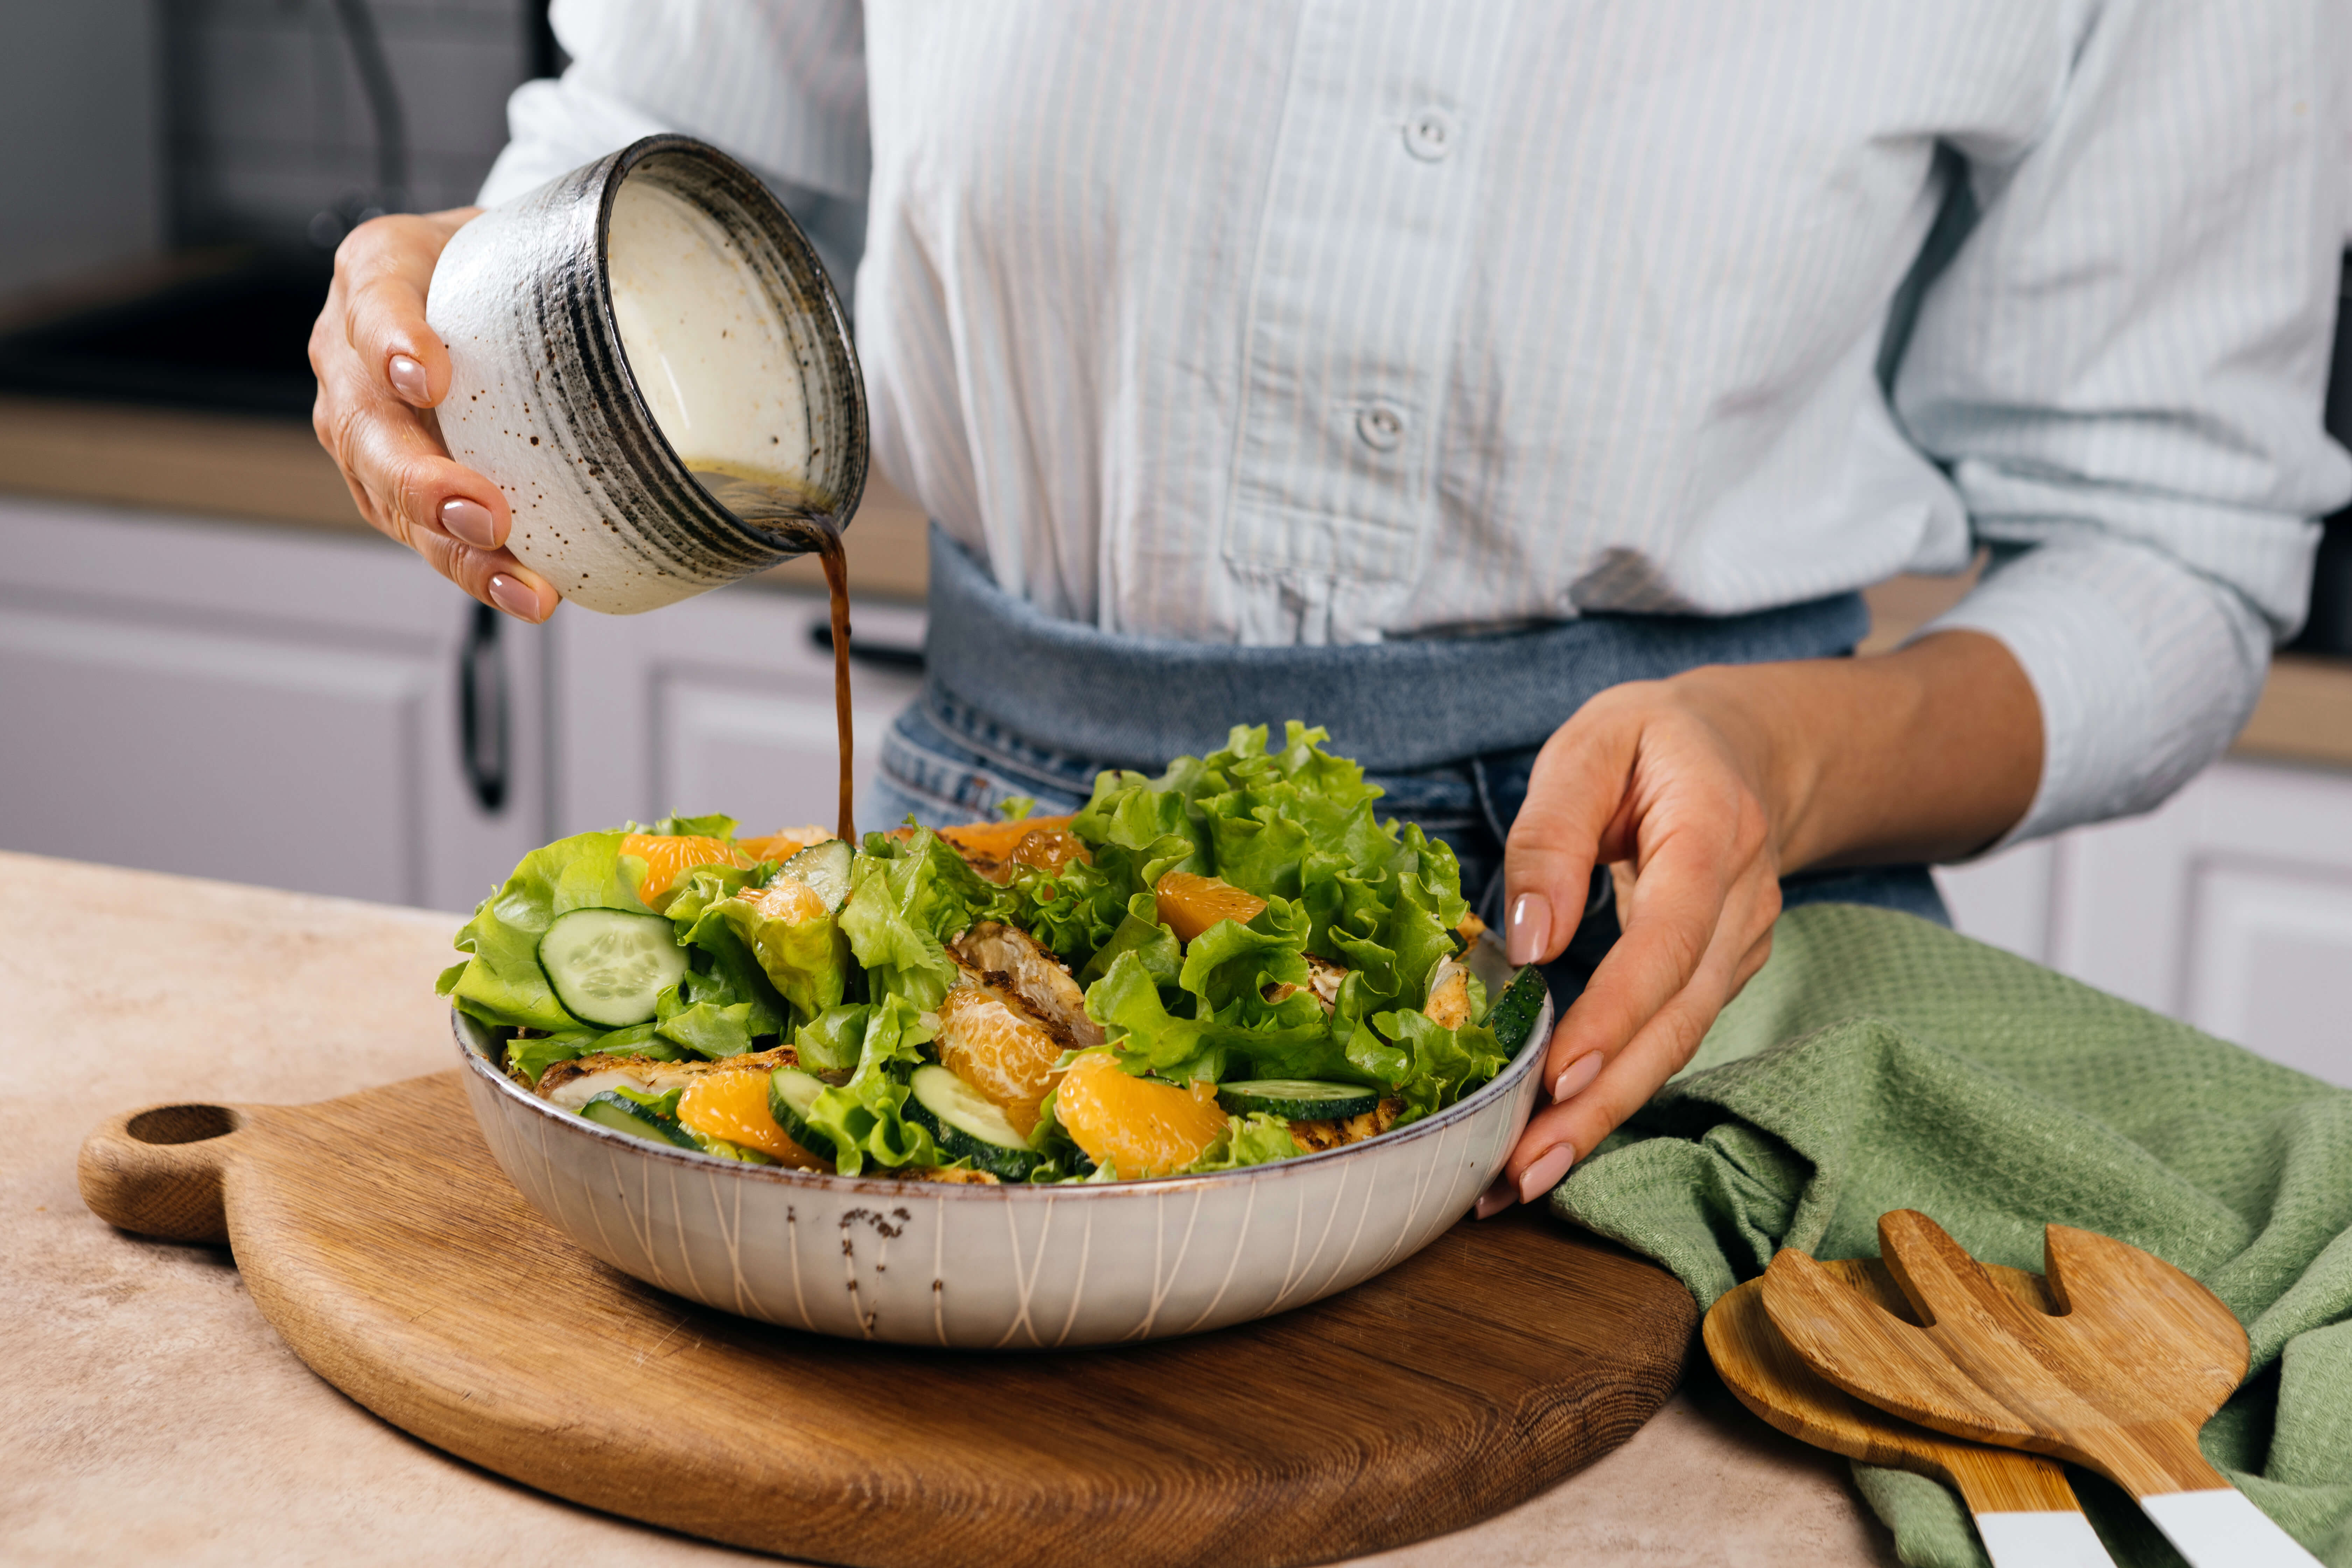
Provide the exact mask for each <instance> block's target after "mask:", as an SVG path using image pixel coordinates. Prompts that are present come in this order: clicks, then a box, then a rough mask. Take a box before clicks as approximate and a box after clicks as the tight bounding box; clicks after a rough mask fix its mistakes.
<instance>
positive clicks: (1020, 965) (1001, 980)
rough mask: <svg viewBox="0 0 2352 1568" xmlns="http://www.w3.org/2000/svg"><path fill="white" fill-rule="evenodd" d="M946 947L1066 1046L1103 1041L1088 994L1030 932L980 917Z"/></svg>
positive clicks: (957, 958) (1100, 1027) (1084, 1045)
mask: <svg viewBox="0 0 2352 1568" xmlns="http://www.w3.org/2000/svg"><path fill="white" fill-rule="evenodd" d="M950 951H951V952H954V954H955V956H956V960H957V962H958V963H961V964H963V965H964V967H966V968H967V969H974V970H978V971H979V972H980V973H982V974H983V975H985V976H987V977H988V978H989V979H990V980H992V981H993V982H994V983H995V984H997V985H998V986H999V987H1000V988H1002V989H1003V990H1006V991H1010V992H1011V993H1013V995H1014V996H1015V997H1016V998H1018V999H1019V1000H1020V1002H1021V1004H1022V1005H1023V1006H1024V1007H1026V1008H1028V1010H1029V1011H1030V1012H1031V1013H1033V1014H1034V1015H1035V1016H1037V1018H1038V1019H1039V1020H1040V1021H1041V1022H1042V1023H1044V1024H1045V1027H1046V1028H1047V1029H1048V1030H1050V1031H1051V1032H1052V1033H1053V1034H1055V1036H1056V1037H1059V1038H1060V1039H1061V1041H1062V1043H1063V1045H1064V1046H1065V1047H1074V1048H1076V1049H1079V1050H1084V1049H1085V1048H1086V1047H1089V1046H1098V1045H1101V1044H1102V1043H1103V1030H1102V1026H1101V1025H1100V1024H1097V1023H1096V1022H1095V1021H1094V1020H1093V1019H1092V1018H1089V1017H1087V997H1086V993H1085V992H1083V991H1081V990H1079V989H1078V983H1077V982H1076V981H1075V980H1073V979H1071V978H1070V972H1069V971H1068V970H1067V969H1066V968H1064V967H1063V966H1062V961H1061V960H1060V959H1058V958H1055V956H1054V955H1053V954H1052V953H1050V952H1046V951H1045V948H1044V947H1043V946H1041V945H1040V944H1039V943H1038V942H1037V941H1036V939H1035V938H1034V937H1032V936H1030V935H1029V933H1028V932H1026V931H1018V930H1015V929H1014V928H1013V927H1012V926H1008V925H999V924H998V923H997V922H996V921H981V922H980V923H979V924H978V925H976V926H974V927H972V928H971V930H970V931H966V932H964V933H963V934H962V935H961V936H960V937H958V938H956V939H955V941H954V942H953V943H952V944H950Z"/></svg>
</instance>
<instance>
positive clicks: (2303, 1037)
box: [1937, 760, 2352, 1085]
mask: <svg viewBox="0 0 2352 1568" xmlns="http://www.w3.org/2000/svg"><path fill="white" fill-rule="evenodd" d="M1937 880H1938V881H1939V882H1940V883H1941V884H1942V885H1943V888H1944V890H1945V897H1946V899H1947V900H1948V901H1949V903H1950V904H1951V907H1952V912H1953V918H1954V920H1955V921H1956V922H1957V923H1958V926H1959V928H1960V929H1961V930H1962V931H1967V932H1968V933H1969V935H1971V936H1976V937H1979V938H1981V939H1982V940H1984V941H1987V942H1993V943H1995V944H1997V945H2000V946H2003V947H2008V948H2011V949H2012V950H2013V951H2016V952H2022V953H2024V954H2025V955H2026V956H2028V957H2031V958H2035V959H2039V960H2041V961H2042V962H2043V963H2048V964H2050V965H2051V966H2052V967H2053V968H2055V969H2058V970H2062V971H2063V972H2064V973H2068V974H2072V975H2074V977H2076V978H2077V979H2080V980H2084V981H2087V982H2088V983H2089V984H2093V985H2096V986H2098V987H2099V988H2100V989H2101V990H2104V991H2111V992H2113V993H2115V994H2116V995H2119V996H2124V997H2127V998H2129V999H2130V1000H2132V1001H2134V1002H2137V1003H2139V1004H2141V1005H2144V1006H2147V1007H2152V1008H2154V1009H2156V1010H2157V1011H2158V1012H2162V1013H2168V1014H2170V1015H2171V1016H2175V1017H2178V1018H2182V1019H2185V1020H2187V1021H2188V1022H2189V1023H2192V1024H2195V1025H2196V1026H2198V1027H2200V1028H2201V1029H2205V1030H2208V1031H2210V1032H2211V1033H2213V1034H2216V1035H2219V1036H2221V1037H2222V1038H2224V1039H2229V1040H2235V1041H2237V1042H2238V1043H2239V1044H2241V1045H2243V1046H2246V1047H2250V1048H2252V1049H2253V1050H2256V1051H2259V1052H2261V1053H2262V1054H2263V1055H2264V1056H2266V1057H2269V1058H2273V1060H2276V1061H2282V1062H2285V1063H2286V1064H2288V1065H2289V1066H2292V1067H2295V1068H2301V1069H2302V1070H2304V1071H2305V1072H2308V1073H2311V1074H2313V1075H2315V1076H2316V1077H2319V1078H2324V1079H2328V1080H2329V1081H2331V1082H2334V1083H2340V1084H2346V1085H2352V777H2347V776H2346V775H2345V774H2342V773H2333V772H2328V771H2326V770H2322V769H2306V768H2298V767H2292V766H2286V765H2281V764H2272V763H2249V762H2240V761H2234V760H2232V761H2226V762H2223V763H2218V764H2216V765H2215V766H2214V767H2213V768H2212V769H2210V771H2208V772H2207V773H2204V774H2203V775H2202V776H2200V777H2199V778H2198V779H2196V780H2195V781H2193V782H2192V783H2191V784H2189V786H2188V787H2187V788H2185V789H2183V790H2182V791H2181V792H2180V794H2179V795H2176V796H2174V797H2173V799H2171V800H2170V801H2168V802H2167V803H2166V804H2165V805H2164V806H2163V807H2162V808H2160V809H2159V810H2158V811H2156V812H2154V813H2152V814H2150V815H2149V816H2143V817H2136V818H2133V819H2131V820H2129V821H2125V822H2116V823H2106V824H2103V825H2101V826H2096V827H2087V828H2080V829H2077V830H2076V831H2074V832H2073V833H2069V834H2066V835H2063V837H2060V838H2058V839H2057V840H2055V841H2053V842H2052V843H2049V844H2033V845H2026V846H2023V847H2021V848H2018V849H2015V850H2011V851H2010V852H2008V853H2007V854H2004V855H2000V856H1996V857H1994V858H1991V859H1990V860H1987V861H1983V862H1980V863H1979V864H1977V865H1974V866H1968V867H1961V868H1945V869H1943V870H1940V871H1938V872H1937Z"/></svg>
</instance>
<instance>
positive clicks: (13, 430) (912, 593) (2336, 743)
mask: <svg viewBox="0 0 2352 1568" xmlns="http://www.w3.org/2000/svg"><path fill="white" fill-rule="evenodd" d="M7 491H16V492H18V493H22V494H30V495H49V496H64V497H67V498H69V499H73V500H91V501H102V502H111V503H114V504H117V505H130V506H139V507H152V508H156V509H160V510H166V511H171V512H174V513H180V514H190V513H194V514H198V515H203V514H213V515H217V516H221V517H230V518H236V519H240V520H243V521H261V522H283V523H289V524H292V525H294V526H297V527H307V528H324V529H358V528H365V527H366V526H367V524H366V523H365V522H364V521H362V519H361V517H360V515H359V513H358V511H357V510H355V509H354V508H353V506H352V498H351V494H350V492H349V491H348V490H346V489H344V487H343V480H342V476H341V475H340V474H338V473H337V472H336V471H335V466H334V464H333V463H332V462H331V461H330V460H329V459H328V457H327V455H326V453H325V452H323V451H321V450H320V447H319V443H318V441H317V440H316V439H315V438H313V437H312V436H311V434H310V426H307V425H304V424H302V423H301V422H299V421H297V420H286V419H269V418H262V417H257V416H252V415H239V414H194V413H186V412H182V411H177V410H171V409H159V408H140V407H132V406H128V405H115V404H105V403H81V402H74V401H70V400H66V399H43V398H28V397H16V396H5V395H0V492H7ZM843 537H844V539H845V542H846V543H847V546H848V552H849V582H850V586H851V588H852V590H853V591H854V592H856V593H859V594H862V595H877V596H879V597H883V598H890V599H900V600H906V601H909V602H919V601H920V600H921V599H922V597H923V590H924V586H925V584H926V583H927V582H928V581H929V571H928V559H929V531H928V527H927V525H926V524H925V522H924V520H923V512H922V509H921V508H920V507H919V506H917V505H916V504H915V503H914V502H913V501H911V500H908V499H907V497H906V496H904V495H903V494H901V493H900V492H899V491H898V489H895V488H893V487H892V485H891V484H890V482H889V481H888V480H887V479H884V478H883V477H882V476H881V475H880V474H879V473H877V474H874V475H873V476H872V477H871V479H869V480H868V482H867V485H866V500H865V503H864V504H863V505H862V506H861V507H860V508H859V509H858V512H857V516H856V519H855V520H853V521H852V524H851V527H850V529H849V531H847V533H845V535H844V536H843ZM760 580H761V581H762V582H766V583H770V584H774V585H776V586H779V587H790V588H798V589H803V590H811V591H815V592H819V593H821V592H823V591H824V577H823V576H822V575H821V574H820V573H819V572H818V570H817V564H816V562H815V561H814V559H813V558H803V559H801V560H798V561H793V562H790V563H786V564H784V565H782V566H780V567H778V568H776V569H775V570H773V571H772V572H767V573H763V574H761V578H760ZM1973 580H1974V579H1973V574H1970V575H1966V576H1960V577H1899V578H1896V579H1895V580H1894V581H1893V582H1890V583H1883V584H1879V585H1878V586H1877V587H1875V588H1874V589H1872V590H1870V592H1869V595H1868V596H1869V599H1870V605H1871V616H1872V621H1873V626H1874V630H1873V632H1872V636H1871V638H1870V641H1869V642H1867V643H1865V644H1864V648H1865V649H1871V648H1877V647H1892V646H1894V644H1895V642H1897V641H1899V640H1901V638H1902V637H1904V636H1905V635H1906V634H1908V633H1909V632H1910V631H1911V630H1912V629H1913V628H1914V627H1916V626H1920V625H1921V624H1923V623H1925V622H1927V621H1928V620H1930V619H1932V618H1933V617H1934V616H1937V615H1938V614H1940V613H1941V612H1942V611H1943V610H1944V609H1945V608H1946V606H1948V605H1950V604H1951V603H1953V602H1954V601H1955V600H1957V599H1958V597H1959V596H1960V595H1961V594H1962V593H1964V592H1966V591H1967V588H1968V585H1969V583H1970V582H1972V581H1973ZM2235 750H2236V752H2237V753H2238V754H2239V755H2241V756H2253V757H2270V758H2277V759H2284V760H2286V761H2291V762H2298V763H2326V764H2332V765H2335V766H2339V767H2352V662H2347V661H2344V660H2340V659H2329V658H2307V657H2303V656H2299V655H2292V654H2289V655H2283V656H2281V657H2280V658H2278V659H2277V660H2276V661H2275V662H2274V663H2273V666H2272V668H2271V678H2270V682H2269V685H2268V686H2267V687H2266V688H2265V689H2264V690H2263V699H2262V702H2261V704H2260V705H2259V706H2258V707H2257V708H2256V709H2255V710H2254V714H2253V717H2252V719H2250V720H2249V721H2247V723H2246V728H2245V730H2244V731H2242V733H2241V734H2240V735H2239V737H2238V742H2237V745H2236V748H2235Z"/></svg>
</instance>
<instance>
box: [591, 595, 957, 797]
mask: <svg viewBox="0 0 2352 1568" xmlns="http://www.w3.org/2000/svg"><path fill="white" fill-rule="evenodd" d="M851 622H852V627H851V634H850V646H851V647H852V648H854V649H856V650H858V652H859V655H860V657H858V658H856V660H855V661H854V662H853V665H852V668H851V672H850V685H851V706H852V711H853V714H854V723H855V725H856V743H855V746H854V757H855V762H856V779H857V786H858V794H859V796H860V802H861V810H860V815H859V825H860V826H862V827H863V826H885V825H879V824H876V823H874V822H873V821H871V820H870V817H869V816H868V814H866V812H865V811H864V810H863V809H862V807H863V797H864V796H865V795H866V791H867V786H868V785H869V784H871V782H872V780H873V777H874V769H875V763H876V760H877V757H878V756H879V754H880V752H881V745H882V737H883V734H884V731H887V729H888V727H889V723H890V721H891V719H892V718H893V717H894V716H895V715H896V714H897V713H898V710H899V709H900V708H902V707H904V706H905V705H906V704H907V703H908V702H909V701H911V700H913V699H914V697H915V694H916V693H917V692H918V691H919V690H920V689H921V687H922V676H921V673H920V669H919V666H918V664H917V660H918V659H919V655H920V652H921V649H922V646H923V615H922V612H921V611H920V610H919V609H915V608H913V607H910V606H905V605H889V604H882V603H869V602H863V601H860V602H856V603H855V604H854V605H853V608H852V612H851ZM550 629H551V631H552V632H553V633H554V639H553V640H554V647H555V670H556V675H555V683H554V689H555V693H556V700H555V718H556V739H555V756H556V766H555V780H556V787H555V825H556V830H557V831H558V832H562V833H576V832H582V831H584V830H586V829H589V828H593V827H602V826H609V825H610V824H613V823H615V822H620V821H623V820H625V819H627V818H635V819H636V820H638V821H640V822H649V821H651V820H653V819H654V818H656V817H657V816H662V815H663V814H664V813H666V812H670V811H679V812H688V813H699V812H707V811H724V812H729V813H731V814H732V815H734V816H738V817H740V819H741V820H742V822H743V825H744V830H745V831H746V832H757V833H764V832H767V831H769V830H771V829H772V828H776V827H782V826H798V825H800V824H803V823H811V822H814V823H821V824H823V825H824V826H828V827H829V826H832V825H833V823H834V819H835V816H836V814H837V802H838V799H839V796H838V795H837V793H836V791H837V787H838V785H837V781H838V777H839V775H838V773H837V772H836V769H837V768H838V766H839V752H837V750H836V748H835V731H834V712H833V655H832V653H831V651H830V646H831V645H830V642H829V640H825V641H822V642H821V641H820V637H823V638H825V639H829V637H830V628H829V626H828V624H827V611H826V604H825V600H824V597H823V595H816V594H805V593H799V592H793V591H789V590H782V589H775V588H770V587H764V586H760V585H754V584H741V585H739V586H736V587H730V588H722V589H719V590H718V591H717V592H715V593H711V594H707V595H704V596H703V597H701V598H700V599H698V600H696V601H695V611H694V614H692V615H647V616H593V615H583V614H580V613H579V612H577V611H575V610H569V609H567V610H564V611H562V612H560V613H559V614H558V615H557V616H555V618H554V619H553V621H551V623H550Z"/></svg>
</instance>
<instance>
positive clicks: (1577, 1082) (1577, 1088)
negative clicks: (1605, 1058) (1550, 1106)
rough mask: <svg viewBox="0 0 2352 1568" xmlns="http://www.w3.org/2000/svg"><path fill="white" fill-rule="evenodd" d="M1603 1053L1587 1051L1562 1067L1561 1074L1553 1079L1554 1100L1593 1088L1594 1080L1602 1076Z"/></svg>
mask: <svg viewBox="0 0 2352 1568" xmlns="http://www.w3.org/2000/svg"><path fill="white" fill-rule="evenodd" d="M1600 1076H1601V1053H1600V1052H1599V1051H1587V1052H1585V1053H1584V1054H1583V1055H1582V1056H1580V1057H1579V1058H1576V1059H1575V1060H1574V1061H1572V1062H1570V1063H1569V1064H1568V1065H1567V1066H1566V1067H1564V1068H1560V1069H1559V1077H1558V1078H1556V1079H1552V1080H1551V1097H1552V1099H1553V1100H1554V1101H1559V1100H1566V1099H1567V1098H1568V1097H1569V1096H1570V1095H1571V1094H1582V1093H1583V1092H1584V1091H1585V1090H1586V1089H1591V1087H1592V1080H1593V1079H1596V1078H1599V1077H1600Z"/></svg>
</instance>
